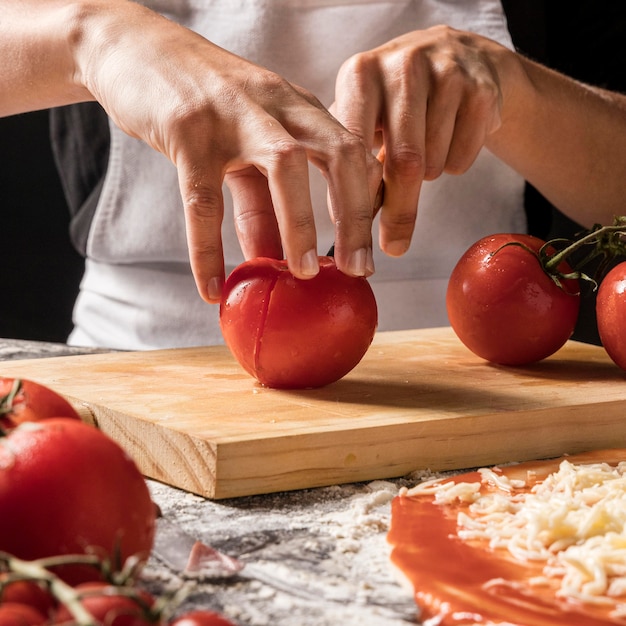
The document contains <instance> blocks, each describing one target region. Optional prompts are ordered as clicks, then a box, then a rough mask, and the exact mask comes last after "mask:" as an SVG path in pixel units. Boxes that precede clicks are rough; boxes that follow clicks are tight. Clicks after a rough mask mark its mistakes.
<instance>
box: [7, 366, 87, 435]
mask: <svg viewBox="0 0 626 626" xmlns="http://www.w3.org/2000/svg"><path fill="white" fill-rule="evenodd" d="M49 417H70V418H72V419H80V416H79V415H78V413H77V412H76V410H75V409H74V407H73V406H72V405H71V404H70V403H69V402H68V401H67V400H66V399H65V398H63V396H60V395H59V394H58V393H57V392H56V391H53V390H52V389H50V388H48V387H45V386H44V385H40V384H39V383H36V382H33V381H32V380H25V379H19V378H7V377H0V428H4V429H5V430H6V429H11V428H15V427H16V426H17V425H18V424H21V423H22V422H36V421H37V420H40V419H47V418H49Z"/></svg>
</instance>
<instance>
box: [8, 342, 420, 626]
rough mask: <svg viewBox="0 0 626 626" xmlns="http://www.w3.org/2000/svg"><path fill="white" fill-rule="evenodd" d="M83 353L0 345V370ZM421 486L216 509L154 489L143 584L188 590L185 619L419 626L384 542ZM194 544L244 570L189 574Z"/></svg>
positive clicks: (299, 495)
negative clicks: (397, 511)
mask: <svg viewBox="0 0 626 626" xmlns="http://www.w3.org/2000/svg"><path fill="white" fill-rule="evenodd" d="M85 352H90V351H89V350H84V349H80V348H71V347H68V346H65V345H59V344H49V343H40V342H33V341H21V340H9V339H4V340H3V339H0V360H3V361H7V360H11V359H25V358H39V357H51V356H62V355H63V356H64V355H71V354H81V353H85ZM421 477H423V474H422V475H420V476H417V475H415V476H407V477H405V478H403V479H395V480H384V481H374V482H369V483H357V484H348V485H341V486H331V487H324V488H317V489H307V490H300V491H292V492H283V493H277V494H271V495H262V496H251V497H242V498H236V499H230V500H220V501H211V500H207V499H205V498H202V497H199V496H196V495H193V494H189V493H187V492H184V491H180V490H178V489H175V488H172V487H169V486H167V485H164V484H161V483H158V482H156V481H152V480H148V485H149V487H150V490H151V492H152V495H153V499H154V501H155V502H156V503H157V504H158V506H159V507H160V509H161V512H162V518H161V520H159V531H158V533H157V545H156V547H155V552H154V554H153V556H152V558H151V559H150V561H149V562H148V564H147V567H146V568H145V569H144V571H143V573H142V579H141V584H143V585H145V586H146V587H147V588H148V589H149V590H150V591H151V592H153V593H157V594H163V593H175V592H177V591H180V590H181V589H184V593H185V594H186V595H185V599H184V600H183V601H182V603H181V604H180V607H179V610H180V611H183V610H187V609H190V608H204V609H211V610H215V611H219V612H221V613H223V614H224V615H226V616H227V617H228V618H229V619H230V620H232V621H233V622H234V623H235V624H237V625H239V626H266V625H267V626H269V625H272V626H336V625H337V624H342V625H343V626H352V625H354V626H357V625H358V626H397V625H400V624H407V623H408V624H419V619H418V614H417V609H416V606H415V603H414V601H413V596H412V592H411V590H410V589H409V588H408V587H407V586H406V585H405V584H404V583H403V582H401V577H400V576H399V574H398V573H397V572H396V571H395V569H394V568H393V566H392V564H391V562H390V559H389V545H388V544H387V539H386V536H387V530H388V528H389V523H390V515H391V500H392V499H393V497H394V496H395V495H396V494H397V493H398V490H399V489H400V487H402V486H412V485H414V484H415V483H416V482H418V480H419V479H420V478H421ZM172 533H174V535H175V538H174V539H173V540H172V539H171V537H172ZM180 533H184V534H186V536H187V542H186V541H184V540H181V539H180V536H179V534H180ZM195 540H198V541H201V542H202V543H203V544H205V545H206V546H209V547H211V548H213V549H214V550H217V551H218V552H219V554H221V555H224V556H225V557H229V558H231V559H235V560H236V563H237V564H239V566H243V567H242V569H240V570H239V571H238V572H235V573H232V572H230V571H227V570H226V569H224V568H222V567H218V568H216V569H215V570H212V571H208V570H205V572H204V573H203V574H201V575H198V574H194V573H187V574H186V573H184V572H183V569H184V565H185V563H186V559H187V556H188V554H189V545H191V544H193V542H194V541H195Z"/></svg>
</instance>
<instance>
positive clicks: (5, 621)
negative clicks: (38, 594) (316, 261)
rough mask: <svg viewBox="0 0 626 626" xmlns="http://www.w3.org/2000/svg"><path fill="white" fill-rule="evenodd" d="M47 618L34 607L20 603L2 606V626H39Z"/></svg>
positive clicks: (0, 625) (6, 603)
mask: <svg viewBox="0 0 626 626" xmlns="http://www.w3.org/2000/svg"><path fill="white" fill-rule="evenodd" d="M45 621H46V618H45V617H44V616H43V615H42V614H41V613H40V612H39V611H38V610H37V609H35V608H33V607H32V606H28V604H19V603H18V602H3V603H2V604H0V626H37V625H38V624H43V623H44V622H45Z"/></svg>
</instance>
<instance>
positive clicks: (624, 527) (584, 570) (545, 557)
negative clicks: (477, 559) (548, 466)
mask: <svg viewBox="0 0 626 626" xmlns="http://www.w3.org/2000/svg"><path fill="white" fill-rule="evenodd" d="M480 473H481V481H482V483H483V484H488V485H489V486H490V489H488V490H484V493H482V492H480V491H479V487H480V484H479V483H458V484H453V483H451V482H449V483H437V482H436V481H429V484H428V485H426V486H424V487H422V485H418V486H417V487H415V488H413V489H411V490H408V491H407V492H406V495H421V494H425V493H432V494H433V496H434V498H435V501H436V502H437V503H439V504H452V503H454V502H455V501H456V502H462V503H469V504H468V506H467V507H466V508H465V510H464V511H460V512H459V513H458V517H457V529H458V530H457V532H458V535H459V537H460V538H462V539H465V540H485V541H487V542H488V543H489V546H490V547H492V548H494V549H495V548H501V549H505V550H508V552H509V553H510V554H511V555H512V556H513V557H514V558H515V559H518V560H520V561H538V562H543V563H544V564H545V565H544V568H543V574H544V577H545V578H547V579H557V580H558V579H560V583H559V590H558V592H557V594H558V595H559V596H561V597H566V598H575V599H578V600H581V601H584V602H590V603H594V604H601V605H602V604H607V605H611V606H612V607H613V609H614V614H615V615H626V462H621V463H619V464H618V465H617V466H612V465H609V464H606V463H594V464H588V465H586V464H574V463H571V462H569V461H568V460H564V461H562V462H561V463H560V465H559V469H558V471H556V472H554V473H553V474H550V475H549V476H548V477H547V478H546V479H545V480H544V481H542V482H539V483H537V484H536V485H534V486H533V487H532V488H531V489H530V490H528V489H526V484H525V483H524V481H520V480H509V479H508V478H507V477H506V476H504V475H502V474H499V473H497V472H494V471H493V470H489V469H482V470H480ZM534 582H536V584H545V579H544V578H536V579H535V580H534Z"/></svg>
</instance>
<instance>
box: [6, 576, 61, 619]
mask: <svg viewBox="0 0 626 626" xmlns="http://www.w3.org/2000/svg"><path fill="white" fill-rule="evenodd" d="M0 584H2V587H1V588H0V606H2V605H3V604H5V603H7V602H11V603H17V604H27V605H28V606H32V607H33V608H34V609H36V610H37V611H39V613H41V614H42V615H50V614H51V613H52V610H53V609H54V607H55V605H56V602H55V600H54V597H53V596H52V594H51V593H50V592H49V591H48V589H47V588H46V587H45V586H44V585H43V584H38V583H36V582H34V581H29V580H15V581H10V582H6V578H5V576H3V577H2V578H0Z"/></svg>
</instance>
